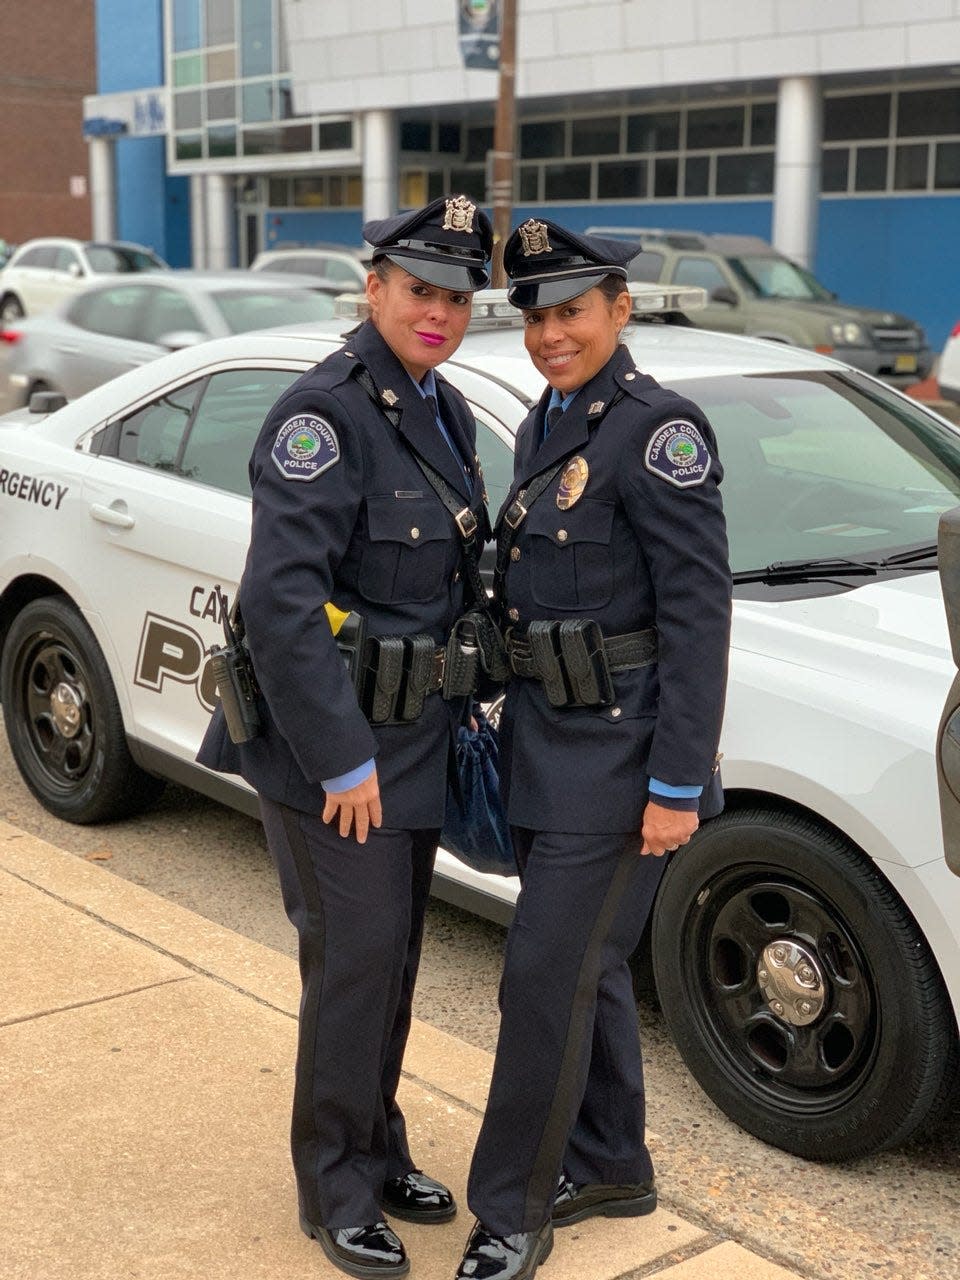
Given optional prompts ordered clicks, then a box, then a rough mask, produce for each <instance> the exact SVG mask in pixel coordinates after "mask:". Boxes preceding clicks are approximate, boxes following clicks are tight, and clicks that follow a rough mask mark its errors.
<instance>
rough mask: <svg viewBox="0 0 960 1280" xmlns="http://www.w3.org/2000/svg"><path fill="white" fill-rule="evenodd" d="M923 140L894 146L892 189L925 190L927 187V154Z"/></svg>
mask: <svg viewBox="0 0 960 1280" xmlns="http://www.w3.org/2000/svg"><path fill="white" fill-rule="evenodd" d="M928 152H929V147H928V146H927V144H926V143H925V142H911V143H907V144H906V145H905V146H900V147H897V148H896V151H895V154H894V165H893V189H894V190H895V191H925V190H926V189H927V154H928Z"/></svg>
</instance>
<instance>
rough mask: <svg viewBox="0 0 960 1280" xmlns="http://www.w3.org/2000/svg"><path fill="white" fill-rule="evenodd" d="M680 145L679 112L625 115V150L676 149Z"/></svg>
mask: <svg viewBox="0 0 960 1280" xmlns="http://www.w3.org/2000/svg"><path fill="white" fill-rule="evenodd" d="M679 146H680V112H679V111H657V112H649V113H647V112H645V113H644V114H643V115H640V116H627V150H628V151H630V152H634V153H636V152H642V151H676V150H677V149H678V148H679Z"/></svg>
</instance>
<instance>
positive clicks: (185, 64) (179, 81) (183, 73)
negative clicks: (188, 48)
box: [173, 53, 203, 89]
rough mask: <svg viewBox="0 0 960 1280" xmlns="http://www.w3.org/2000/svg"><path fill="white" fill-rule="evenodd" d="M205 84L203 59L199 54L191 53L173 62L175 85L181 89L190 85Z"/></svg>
mask: <svg viewBox="0 0 960 1280" xmlns="http://www.w3.org/2000/svg"><path fill="white" fill-rule="evenodd" d="M202 83H203V58H202V56H201V55H200V54H199V53H190V54H186V55H185V56H182V57H179V58H174V60H173V84H174V87H175V88H178V89H179V88H181V87H183V86H185V85H190V84H202Z"/></svg>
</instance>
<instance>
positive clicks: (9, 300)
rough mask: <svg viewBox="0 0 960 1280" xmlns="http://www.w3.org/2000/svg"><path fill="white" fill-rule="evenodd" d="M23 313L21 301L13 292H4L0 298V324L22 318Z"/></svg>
mask: <svg viewBox="0 0 960 1280" xmlns="http://www.w3.org/2000/svg"><path fill="white" fill-rule="evenodd" d="M25 314H26V312H25V311H24V309H23V303H22V302H21V301H20V299H19V298H18V297H17V295H16V294H15V293H5V294H4V295H3V297H2V298H0V324H10V323H11V321H13V320H22V319H23V317H24V315H25Z"/></svg>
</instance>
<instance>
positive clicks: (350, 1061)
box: [260, 796, 439, 1229]
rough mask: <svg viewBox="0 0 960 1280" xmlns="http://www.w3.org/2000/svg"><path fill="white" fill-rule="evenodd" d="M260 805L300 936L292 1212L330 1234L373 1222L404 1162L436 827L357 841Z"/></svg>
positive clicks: (407, 1165) (282, 808) (297, 813)
mask: <svg viewBox="0 0 960 1280" xmlns="http://www.w3.org/2000/svg"><path fill="white" fill-rule="evenodd" d="M260 812H261V816H262V818H263V825H264V828H265V830H266V833H267V841H268V843H269V846H270V851H271V853H272V855H273V860H274V863H275V865H276V868H277V873H278V875H279V879H280V889H281V893H282V895H283V905H284V909H285V910H286V913H287V916H288V917H289V919H290V921H291V923H292V924H293V925H294V926H295V928H296V930H297V934H298V936H299V939H300V948H299V955H300V976H301V979H302V982H303V992H302V995H301V999H300V1023H299V1041H298V1047H297V1071H296V1087H295V1090H294V1099H293V1121H292V1126H291V1147H292V1151H293V1165H294V1170H295V1173H296V1178H297V1186H298V1189H299V1196H300V1211H301V1213H302V1214H303V1215H304V1216H305V1217H307V1218H308V1219H309V1220H310V1221H311V1222H322V1223H323V1224H324V1226H326V1227H329V1228H331V1229H333V1228H336V1227H347V1226H356V1225H357V1224H358V1223H363V1222H376V1221H378V1220H379V1219H380V1218H382V1216H383V1212H382V1209H381V1207H380V1205H379V1203H378V1200H377V1198H376V1190H377V1189H378V1188H380V1187H382V1186H383V1183H384V1180H386V1179H390V1178H397V1177H401V1176H402V1175H403V1174H405V1173H409V1171H410V1170H411V1169H412V1168H413V1167H414V1164H413V1161H412V1159H411V1158H410V1150H409V1148H408V1146H407V1134H406V1127H405V1125H404V1120H403V1115H402V1113H401V1111H400V1108H399V1107H398V1106H397V1102H396V1091H397V1084H398V1082H399V1080H400V1066H401V1062H402V1059H403V1051H404V1047H405V1045H406V1041H407V1034H408V1032H409V1030H410V1006H411V1002H412V999H413V989H414V985H415V983H416V977H417V968H418V966H419V963H420V946H421V942H422V940H423V920H424V913H425V910H426V905H427V898H428V896H429V892H430V877H431V874H432V872H433V861H434V856H435V854H436V848H437V839H438V836H439V832H438V831H437V830H435V829H434V830H427V831H397V830H388V829H386V828H383V827H381V828H380V829H379V830H376V829H373V828H371V830H370V833H369V835H368V837H367V841H366V843H365V844H358V843H357V841H356V840H354V839H353V837H352V836H351V837H350V838H348V839H344V838H342V837H341V836H340V835H339V833H338V831H337V827H336V823H334V824H333V825H332V826H328V825H327V824H325V823H324V822H323V821H322V820H321V818H320V817H319V816H317V815H315V814H309V813H304V812H303V811H302V810H299V809H291V808H288V807H287V806H286V805H282V804H276V803H275V802H273V801H271V800H268V799H266V798H265V797H263V796H261V798H260ZM321 1027H322V1028H323V1039H322V1043H321V1042H320V1041H319V1038H318V1032H319V1028H321ZM371 1049H378V1050H379V1051H378V1052H371ZM345 1082H349V1087H348V1088H345V1087H344V1084H345Z"/></svg>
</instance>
